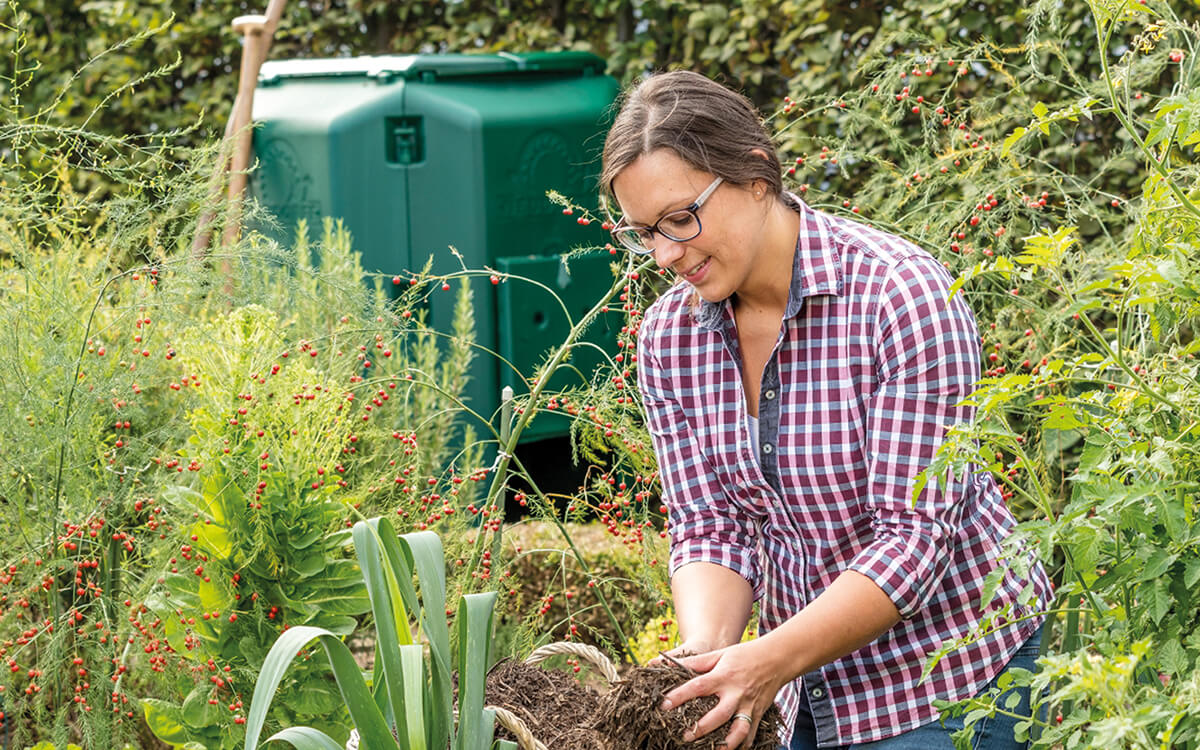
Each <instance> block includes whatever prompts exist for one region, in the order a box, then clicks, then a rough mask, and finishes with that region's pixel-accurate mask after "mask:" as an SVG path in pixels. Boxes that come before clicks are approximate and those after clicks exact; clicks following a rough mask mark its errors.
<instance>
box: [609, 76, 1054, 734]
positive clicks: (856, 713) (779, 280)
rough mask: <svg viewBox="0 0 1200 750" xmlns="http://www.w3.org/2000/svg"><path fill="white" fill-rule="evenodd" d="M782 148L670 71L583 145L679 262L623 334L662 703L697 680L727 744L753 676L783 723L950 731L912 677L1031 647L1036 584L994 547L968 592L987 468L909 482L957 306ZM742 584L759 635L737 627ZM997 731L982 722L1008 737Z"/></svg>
mask: <svg viewBox="0 0 1200 750" xmlns="http://www.w3.org/2000/svg"><path fill="white" fill-rule="evenodd" d="M780 171H781V170H780V165H779V161H778V158H777V156H776V154H775V151H774V147H773V145H772V143H771V140H770V137H769V136H768V135H767V133H766V132H765V130H764V128H763V126H762V123H761V120H760V119H759V116H758V114H757V113H756V112H755V110H754V108H753V107H752V105H751V104H750V103H749V102H748V101H747V100H746V99H745V98H744V97H742V96H741V95H739V94H736V93H734V92H732V91H729V90H728V89H726V88H724V87H722V86H720V85H719V84H716V83H714V82H712V81H710V80H708V79H706V78H704V77H703V76H699V75H696V74H694V73H689V72H675V73H667V74H660V75H656V76H652V77H650V78H648V79H646V80H645V81H643V82H642V83H641V84H640V85H638V86H637V87H636V88H635V89H633V90H632V91H631V92H630V93H628V95H627V96H626V98H625V100H624V102H623V106H622V109H621V111H620V113H619V115H618V116H617V118H616V121H615V123H614V125H613V127H612V130H611V132H610V133H609V135H608V138H607V141H606V142H605V146H604V157H603V172H602V175H601V183H602V187H603V190H604V192H605V194H606V196H607V197H608V198H609V199H612V200H615V203H616V204H617V205H618V206H619V207H620V213H621V215H622V218H621V220H620V221H619V222H616V225H615V227H614V229H613V233H614V236H615V237H616V238H617V239H618V240H619V241H620V242H621V243H622V244H623V245H625V246H626V247H627V248H629V249H630V250H632V251H634V252H639V253H653V255H654V259H655V261H656V262H657V264H658V265H659V266H660V267H662V268H667V269H671V270H672V271H674V272H675V274H676V275H677V276H678V277H679V279H680V280H681V281H682V283H679V284H676V285H675V286H673V287H672V288H671V289H670V290H668V291H667V292H666V293H665V294H664V295H663V296H662V297H661V298H660V299H659V300H658V301H656V302H655V303H654V304H653V305H652V306H651V307H650V309H649V310H648V311H647V312H646V315H645V319H644V322H643V324H642V326H641V329H640V331H639V334H638V336H639V344H638V384H639V387H640V389H641V392H642V397H643V399H644V403H645V407H646V411H647V415H648V420H649V426H650V431H651V434H652V437H653V441H654V447H655V452H656V454H657V457H658V460H659V464H660V467H661V474H662V480H663V490H664V499H665V502H666V504H667V506H668V509H669V510H668V521H669V527H670V540H671V588H672V595H673V599H674V604H675V613H676V618H677V621H678V623H679V629H680V633H681V637H682V644H681V646H680V647H679V649H677V650H676V651H675V652H674V653H676V654H685V653H686V654H696V656H692V657H689V658H683V659H681V661H683V662H684V663H685V664H686V665H687V666H689V667H691V668H693V669H695V670H696V671H698V672H701V673H702V674H701V675H699V676H698V677H696V678H694V679H692V680H690V681H689V682H687V683H686V684H684V685H682V686H680V687H678V688H676V689H675V690H673V691H671V692H670V693H668V694H667V695H666V696H665V699H664V703H663V705H664V707H665V708H671V707H674V706H679V705H681V704H682V703H684V702H686V701H688V700H691V699H692V698H695V697H697V696H701V695H716V696H717V697H718V698H719V703H718V704H717V705H716V707H715V708H713V709H712V710H711V711H710V712H709V713H708V714H707V715H705V716H704V717H703V718H702V719H701V720H700V721H699V722H698V723H697V724H696V726H694V727H693V728H692V729H691V730H690V731H689V732H688V734H687V735H685V737H684V740H685V741H686V740H690V739H692V738H694V737H699V736H703V735H705V734H707V733H709V732H712V731H713V730H715V729H716V728H718V727H719V726H721V725H722V724H724V723H725V722H727V721H729V720H730V719H731V718H732V719H734V721H733V724H732V729H731V730H729V733H728V735H727V736H726V737H725V738H724V741H725V744H726V745H727V746H728V747H730V748H736V747H749V745H750V742H751V740H752V738H753V737H754V733H755V730H756V728H757V725H758V721H759V719H760V717H761V716H762V714H763V712H764V711H765V710H766V709H767V707H768V706H769V705H770V704H771V702H772V701H774V700H776V699H778V701H779V703H780V706H781V708H782V710H783V714H784V717H785V727H784V731H783V733H784V739H785V742H788V741H789V740H788V737H790V745H789V746H790V747H791V748H808V747H816V746H819V747H837V746H848V745H854V746H855V747H865V746H868V745H865V744H864V743H874V742H879V741H883V742H881V743H880V745H879V747H888V748H896V747H910V746H911V747H917V746H920V747H922V748H923V750H929V748H934V747H951V746H952V745H951V743H950V741H949V739H948V734H947V731H946V730H945V729H944V728H942V727H941V726H940V724H939V723H938V722H937V711H936V710H935V709H934V708H933V706H932V702H933V700H934V699H935V698H942V699H947V700H957V699H962V698H966V697H970V696H972V695H975V694H978V693H979V692H981V691H982V690H984V689H985V688H986V687H987V686H988V685H989V683H990V682H991V681H993V679H994V678H995V677H996V676H997V674H998V673H1000V672H1001V671H1002V670H1003V669H1004V668H1005V666H1006V665H1008V664H1010V663H1011V664H1012V665H1014V666H1016V665H1018V664H1019V665H1021V666H1024V667H1026V668H1030V667H1032V664H1033V661H1032V655H1031V653H1036V639H1035V634H1036V633H1037V631H1038V630H1039V626H1040V618H1039V616H1038V612H1040V611H1041V610H1042V609H1043V608H1044V607H1045V604H1046V598H1047V592H1048V590H1049V584H1048V581H1047V579H1046V576H1045V572H1044V571H1043V570H1042V569H1041V568H1040V566H1038V565H1036V563H1035V564H1034V565H1033V567H1032V572H1031V573H1030V575H1029V576H1028V577H1027V578H1025V579H1023V578H1021V577H1019V576H1017V575H1016V574H1014V573H1013V572H1011V570H1009V571H1008V572H1006V573H1005V575H1004V577H1003V579H1002V580H1001V582H1000V585H999V587H998V589H997V590H996V594H995V597H994V598H993V600H992V601H991V602H989V603H988V607H987V612H981V611H980V609H981V603H982V601H981V599H982V589H983V585H984V578H985V577H986V576H987V575H988V573H989V572H990V571H991V570H992V569H994V568H995V567H996V566H997V565H1004V564H1005V563H1003V562H1001V561H1000V560H999V557H1000V555H1001V546H1000V545H1001V540H1002V539H1003V538H1004V537H1005V536H1006V535H1007V534H1008V532H1009V530H1010V529H1011V528H1012V526H1013V524H1014V520H1013V518H1012V516H1011V514H1010V513H1009V512H1008V510H1007V509H1006V507H1005V505H1004V503H1003V501H1002V498H1001V496H1000V492H999V490H998V488H997V486H996V484H995V482H994V480H993V479H992V478H991V476H990V475H989V474H986V473H983V472H979V473H970V474H967V475H965V476H959V477H946V478H943V481H942V482H940V483H939V482H938V481H936V480H935V481H930V482H929V483H928V484H927V485H926V486H925V488H924V490H923V492H922V493H921V495H920V496H919V498H918V499H917V500H916V501H915V502H914V500H913V479H914V477H915V476H916V475H917V474H918V473H919V472H920V471H921V470H922V469H923V468H925V467H926V466H927V465H928V464H929V463H930V461H931V460H932V458H933V456H934V454H935V453H936V451H937V448H938V446H939V444H940V442H941V441H942V439H943V436H944V434H945V431H946V429H947V428H948V427H949V426H951V425H953V424H955V423H958V422H962V421H965V420H968V419H969V418H970V415H971V411H970V409H969V408H968V407H965V406H960V405H959V403H960V402H961V401H962V400H963V399H964V398H965V397H966V396H968V395H969V394H970V393H971V391H972V388H973V384H974V382H975V381H976V379H977V378H978V376H979V366H980V363H979V357H980V351H979V334H978V329H977V327H976V325H975V322H974V318H973V316H972V314H971V312H970V310H969V309H968V308H967V307H966V305H965V304H964V302H963V301H962V300H961V298H960V296H959V295H955V296H954V297H953V298H952V299H950V295H949V286H950V284H951V278H950V277H949V275H948V274H947V273H946V271H945V270H944V269H943V267H942V266H941V264H939V263H938V262H937V261H935V260H934V259H933V258H932V257H930V256H929V255H928V254H927V253H925V252H924V251H922V250H921V249H919V248H917V247H915V246H913V245H911V244H910V243H908V242H905V241H904V240H901V239H899V238H897V237H894V236H891V235H888V234H885V233H883V232H880V231H877V230H874V229H872V228H869V227H867V226H864V225H862V224H858V223H855V222H851V221H848V220H846V219H843V218H840V217H835V216H831V215H828V214H824V213H821V212H818V211H815V210H813V209H812V208H809V207H808V206H806V205H805V204H804V203H803V202H801V201H800V200H799V199H798V198H796V197H795V196H793V195H790V194H787V193H785V192H784V191H783V187H782V181H781V179H780ZM1022 589H1025V592H1024V596H1022ZM756 600H757V601H758V602H759V604H760V617H759V634H760V637H759V638H757V639H755V640H753V641H750V642H747V643H740V644H739V643H738V641H739V639H740V636H741V634H742V632H743V629H744V628H745V627H746V624H747V622H748V618H749V617H750V614H751V605H752V603H753V602H754V601H756ZM998 611H999V612H1003V614H1004V616H1005V617H1006V618H1007V619H1006V621H1007V622H1009V623H1011V625H1010V626H1009V627H1000V628H997V629H996V630H995V631H994V632H992V633H991V634H990V635H987V636H986V637H984V638H982V639H981V640H978V641H976V642H974V643H972V644H970V645H967V646H965V647H963V648H960V649H958V650H956V651H954V652H952V653H950V654H949V655H947V656H945V657H944V658H943V659H941V660H940V661H939V662H938V664H937V665H936V666H935V667H934V669H933V670H932V672H931V673H930V674H929V675H928V676H927V677H926V678H925V679H924V680H922V679H921V675H922V670H923V667H924V665H925V661H926V659H925V657H926V655H927V654H929V653H930V652H932V651H934V650H936V649H937V648H938V647H939V646H940V645H941V644H942V643H944V642H946V641H948V640H952V639H956V638H959V637H962V636H965V635H966V634H968V633H970V632H971V631H972V630H973V629H975V628H976V626H977V625H979V624H980V622H981V621H982V620H983V619H984V618H985V617H987V616H988V615H989V614H991V615H995V613H996V612H998ZM1023 646H1024V647H1025V648H1024V650H1022V647H1023ZM1018 652H1021V653H1020V656H1019V661H1016V662H1014V661H1011V660H1013V658H1014V655H1017V654H1018ZM1026 697H1027V696H1026ZM1003 734H1005V732H1004V731H997V732H996V735H997V736H996V738H995V739H996V740H997V741H1003V742H1000V744H996V745H994V746H995V747H1012V746H1014V745H1013V741H1012V732H1011V731H1010V730H1009V731H1007V737H1003V736H1002V735H1003ZM870 746H871V747H874V746H875V745H870ZM989 746H993V745H989Z"/></svg>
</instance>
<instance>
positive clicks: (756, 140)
mask: <svg viewBox="0 0 1200 750" xmlns="http://www.w3.org/2000/svg"><path fill="white" fill-rule="evenodd" d="M620 101H621V109H620V112H619V113H618V114H617V118H616V120H615V121H614V122H613V126H612V129H611V130H609V131H608V137H607V138H606V139H605V141H604V155H603V158H602V166H601V172H600V190H601V194H602V196H603V198H604V200H605V201H608V200H610V199H612V197H613V192H612V183H613V180H614V179H616V177H617V175H618V174H620V173H621V171H622V170H624V169H625V168H626V167H628V166H629V165H630V164H632V163H633V162H635V161H637V159H638V157H640V156H642V155H643V154H648V153H650V152H652V151H656V150H658V149H660V148H668V149H671V150H672V151H674V152H675V153H676V154H677V155H678V156H679V158H680V159H682V160H683V161H684V162H686V163H687V164H688V165H689V166H691V167H693V168H695V169H699V170H701V171H704V172H708V173H709V174H712V175H715V176H717V177H721V178H723V179H724V180H725V181H726V182H731V183H733V184H735V185H747V184H749V183H751V182H753V181H755V180H763V181H764V182H765V183H766V184H767V191H768V192H769V193H771V194H772V195H775V196H778V195H780V194H781V193H782V192H783V180H782V179H781V177H780V167H779V157H778V156H777V155H776V153H775V144H773V143H772V142H771V137H770V136H769V135H768V134H767V131H766V128H765V127H764V126H763V122H762V118H761V117H760V116H759V114H758V111H757V110H756V109H755V108H754V105H753V104H751V103H750V100H749V99H747V98H746V97H744V96H742V95H741V94H739V93H737V92H735V91H731V90H729V89H727V88H725V87H724V86H722V85H721V84H719V83H716V82H715V81H712V80H710V79H708V78H705V77H704V76H702V75H700V74H698V73H693V72H691V71H688V70H677V71H673V72H670V73H658V74H656V75H652V76H650V77H648V78H645V79H644V80H642V81H641V82H640V83H638V84H637V85H636V86H634V87H633V88H631V89H629V90H628V91H626V92H625V94H624V96H623V98H622V99H621V100H620ZM756 149H757V150H759V151H761V152H762V153H763V154H766V156H767V158H766V159H763V158H761V156H759V155H756V154H754V153H752V152H753V151H755V150H756Z"/></svg>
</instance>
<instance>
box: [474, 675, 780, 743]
mask: <svg viewBox="0 0 1200 750" xmlns="http://www.w3.org/2000/svg"><path fill="white" fill-rule="evenodd" d="M692 676H693V675H692V674H691V673H689V672H688V671H687V670H685V669H684V668H682V667H680V666H677V665H673V664H666V665H662V666H652V667H638V668H634V669H631V670H630V671H629V672H628V673H627V674H626V676H625V677H624V678H623V679H621V680H619V681H618V682H617V683H616V684H614V685H613V686H612V689H611V690H609V691H608V692H607V693H606V694H604V695H601V694H599V693H597V692H596V691H595V690H594V689H592V688H591V687H587V686H584V685H581V684H579V683H578V682H577V681H576V680H575V679H574V678H573V677H571V676H570V675H568V674H565V673H563V672H558V671H555V670H546V669H542V668H541V667H536V666H530V665H528V664H524V663H522V662H514V661H506V662H502V663H500V664H498V665H497V666H496V667H495V668H494V669H493V670H492V671H491V673H490V674H489V675H488V680H487V704H488V705H495V706H502V707H503V708H507V709H508V710H509V711H512V712H513V713H514V714H516V715H517V716H520V717H521V719H522V720H523V721H524V722H525V724H526V726H528V727H529V729H530V731H531V732H532V733H533V736H534V737H536V738H537V739H538V740H540V741H541V742H542V743H543V744H544V745H546V747H547V748H550V750H717V748H721V750H725V746H724V745H723V744H721V742H722V741H723V740H724V739H725V735H726V734H728V733H729V729H730V725H731V724H730V723H726V724H725V725H724V726H722V727H720V728H718V729H717V730H715V731H713V732H711V733H709V734H707V735H705V736H704V737H701V738H699V739H698V740H695V741H694V742H688V743H685V742H683V741H681V740H680V737H682V736H683V733H684V732H685V731H686V730H687V729H688V728H689V727H691V726H692V725H694V724H695V723H696V722H697V721H698V720H699V719H700V717H702V716H704V714H706V713H708V711H709V710H710V709H711V708H712V707H713V706H715V705H716V703H717V699H716V697H715V696H705V697H702V698H697V699H696V700H694V701H691V702H689V703H686V704H684V705H683V706H680V707H679V708H676V709H674V710H671V711H660V710H659V708H658V704H659V703H660V702H661V701H662V697H663V695H665V694H666V693H667V692H668V691H669V690H671V688H673V687H675V686H676V685H679V684H681V683H683V682H685V681H687V680H688V679H689V678H690V677H692ZM779 721H780V717H779V710H778V709H777V708H776V707H775V706H771V708H770V709H769V710H768V711H767V713H766V715H764V716H763V718H762V720H761V721H760V722H759V725H758V733H757V735H756V736H755V741H754V744H753V745H752V748H753V750H775V748H777V747H778V746H779V745H778V740H777V738H776V731H777V727H778V725H779ZM496 737H497V738H498V739H511V740H515V739H516V738H515V737H512V736H511V735H510V734H509V733H508V732H507V731H506V730H505V729H503V728H501V727H500V726H499V725H497V727H496Z"/></svg>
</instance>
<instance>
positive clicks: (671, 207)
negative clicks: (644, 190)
mask: <svg viewBox="0 0 1200 750" xmlns="http://www.w3.org/2000/svg"><path fill="white" fill-rule="evenodd" d="M684 201H687V202H686V203H685V202H684ZM695 202H696V199H695V198H692V199H691V200H688V199H687V198H677V199H676V200H673V201H671V202H670V203H668V204H667V207H666V208H664V209H663V210H661V211H659V212H658V214H656V215H655V218H654V221H651V222H649V223H647V224H642V223H640V222H636V221H634V220H633V219H628V214H626V218H627V219H628V221H627V222H626V223H627V224H629V225H630V226H634V227H652V226H654V225H655V224H657V223H658V222H659V221H661V220H662V218H663V217H664V216H666V215H667V214H670V213H674V212H676V211H682V210H683V209H685V208H687V207H688V206H690V205H692V204H693V203H695ZM676 203H678V204H680V205H678V206H676V205H675V204H676Z"/></svg>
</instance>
